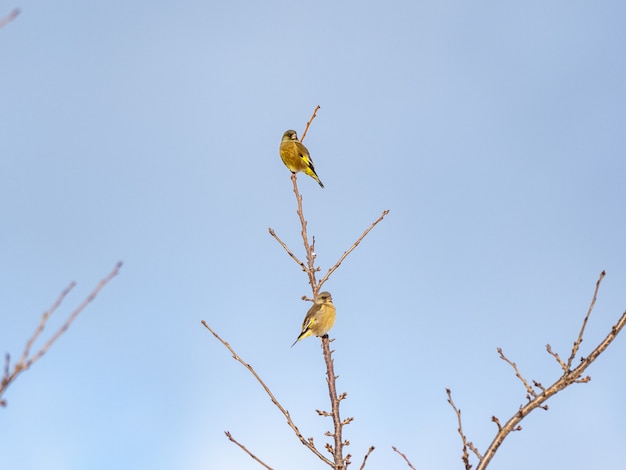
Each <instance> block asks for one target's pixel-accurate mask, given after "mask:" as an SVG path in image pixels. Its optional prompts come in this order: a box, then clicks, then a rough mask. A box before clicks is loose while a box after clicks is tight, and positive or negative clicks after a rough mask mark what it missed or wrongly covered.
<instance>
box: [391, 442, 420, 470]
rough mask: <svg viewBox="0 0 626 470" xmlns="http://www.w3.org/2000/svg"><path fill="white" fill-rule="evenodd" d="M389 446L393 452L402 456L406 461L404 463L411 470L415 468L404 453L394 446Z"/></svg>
mask: <svg viewBox="0 0 626 470" xmlns="http://www.w3.org/2000/svg"><path fill="white" fill-rule="evenodd" d="M391 448H392V449H393V451H394V452H396V453H398V454H400V455H401V456H402V458H403V459H404V461H405V462H406V464H407V465H408V466H409V468H411V469H412V470H415V467H414V466H413V464H412V463H411V461H410V460H409V459H408V457H407V456H406V455H404V454H403V453H402V452H400V451H399V450H398V449H397V448H396V447H394V446H391Z"/></svg>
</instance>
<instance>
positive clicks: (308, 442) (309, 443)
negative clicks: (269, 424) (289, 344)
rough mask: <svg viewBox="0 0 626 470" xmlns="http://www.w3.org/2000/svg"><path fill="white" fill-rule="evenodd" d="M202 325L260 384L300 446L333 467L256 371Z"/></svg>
mask: <svg viewBox="0 0 626 470" xmlns="http://www.w3.org/2000/svg"><path fill="white" fill-rule="evenodd" d="M202 324H203V325H204V327H205V328H206V329H207V330H209V331H210V332H211V333H212V334H213V336H215V338H217V340H218V341H219V342H220V343H222V344H223V345H224V346H225V347H226V349H228V350H229V351H230V353H231V354H232V355H233V359H235V360H236V361H237V362H239V363H240V364H241V365H242V366H244V367H245V368H246V369H248V371H250V373H251V374H252V375H253V376H254V378H255V379H256V380H257V382H259V384H261V387H263V390H265V393H267V395H268V396H269V397H270V400H272V403H274V405H275V406H276V408H278V409H279V410H280V412H281V413H282V414H283V416H284V417H285V418H286V419H287V424H288V425H289V427H290V428H291V429H292V430H293V432H294V433H295V434H296V436H297V437H298V439H299V440H300V442H302V444H304V446H306V447H307V448H308V449H309V450H310V451H311V452H313V453H314V454H315V455H317V456H318V457H319V458H320V459H321V460H322V461H323V462H324V463H326V464H327V465H329V466H331V467H332V466H333V463H332V462H331V461H330V460H328V459H327V458H326V457H325V456H324V455H323V454H322V453H321V452H320V451H319V450H317V448H316V447H315V446H314V445H313V439H312V438H309V439H308V440H307V439H305V438H304V436H302V433H301V432H300V430H299V429H298V427H297V426H296V425H295V423H294V422H293V420H292V419H291V416H290V415H289V412H288V411H287V410H286V409H285V408H284V407H283V406H282V405H281V404H280V402H279V401H278V400H277V399H276V397H275V396H274V394H273V393H272V391H271V390H270V389H269V387H268V386H267V385H265V382H263V380H262V379H261V377H259V375H258V374H257V373H256V371H255V370H254V368H253V367H252V366H251V365H250V364H248V363H247V362H245V361H244V360H243V359H241V357H239V355H238V354H237V353H236V352H235V350H234V349H233V348H232V347H231V346H230V344H228V343H227V342H226V341H224V340H223V339H222V338H221V337H220V336H219V335H218V334H217V333H216V332H215V331H213V330H212V329H211V327H210V326H209V325H208V324H207V322H206V321H204V320H202Z"/></svg>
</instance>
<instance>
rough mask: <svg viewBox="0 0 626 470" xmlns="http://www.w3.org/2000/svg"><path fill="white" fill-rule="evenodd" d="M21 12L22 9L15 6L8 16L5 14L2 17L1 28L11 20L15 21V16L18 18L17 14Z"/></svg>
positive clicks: (0, 20)
mask: <svg viewBox="0 0 626 470" xmlns="http://www.w3.org/2000/svg"><path fill="white" fill-rule="evenodd" d="M19 14H20V9H19V8H15V9H14V10H13V11H12V12H11V13H9V14H8V15H7V16H5V17H4V18H1V19H0V28H4V27H5V26H6V25H7V24H9V23H10V22H11V21H13V20H14V19H15V18H17V15H19Z"/></svg>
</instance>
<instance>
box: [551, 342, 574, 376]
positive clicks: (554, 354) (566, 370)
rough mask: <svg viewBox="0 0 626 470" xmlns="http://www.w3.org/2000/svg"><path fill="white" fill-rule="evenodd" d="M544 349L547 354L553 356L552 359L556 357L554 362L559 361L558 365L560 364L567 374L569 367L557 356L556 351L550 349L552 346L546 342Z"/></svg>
mask: <svg viewBox="0 0 626 470" xmlns="http://www.w3.org/2000/svg"><path fill="white" fill-rule="evenodd" d="M546 351H548V354H550V355H551V356H552V357H554V359H556V362H558V363H559V365H560V366H561V369H563V372H565V373H566V374H567V373H568V372H569V367H567V364H565V363H564V362H563V361H562V360H561V357H560V356H559V354H558V353H556V352H554V351H552V346H550V345H549V344H546Z"/></svg>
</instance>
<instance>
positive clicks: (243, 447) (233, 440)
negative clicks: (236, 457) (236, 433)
mask: <svg viewBox="0 0 626 470" xmlns="http://www.w3.org/2000/svg"><path fill="white" fill-rule="evenodd" d="M224 434H226V437H227V438H228V440H230V442H234V443H235V444H237V445H238V446H239V447H240V448H241V449H243V451H244V452H245V453H246V454H248V455H249V456H250V457H252V458H253V459H254V460H256V461H257V462H259V463H260V464H261V465H263V466H264V467H265V468H267V469H268V470H273V469H272V467H270V466H269V465H267V464H266V463H265V462H263V461H262V460H261V459H259V458H258V457H257V456H256V455H254V454H253V453H252V452H250V451H249V450H248V449H247V447H246V446H244V445H243V444H241V443H239V442H237V440H236V439H235V438H234V437H233V436H232V434H231V433H229V432H228V431H224Z"/></svg>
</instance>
